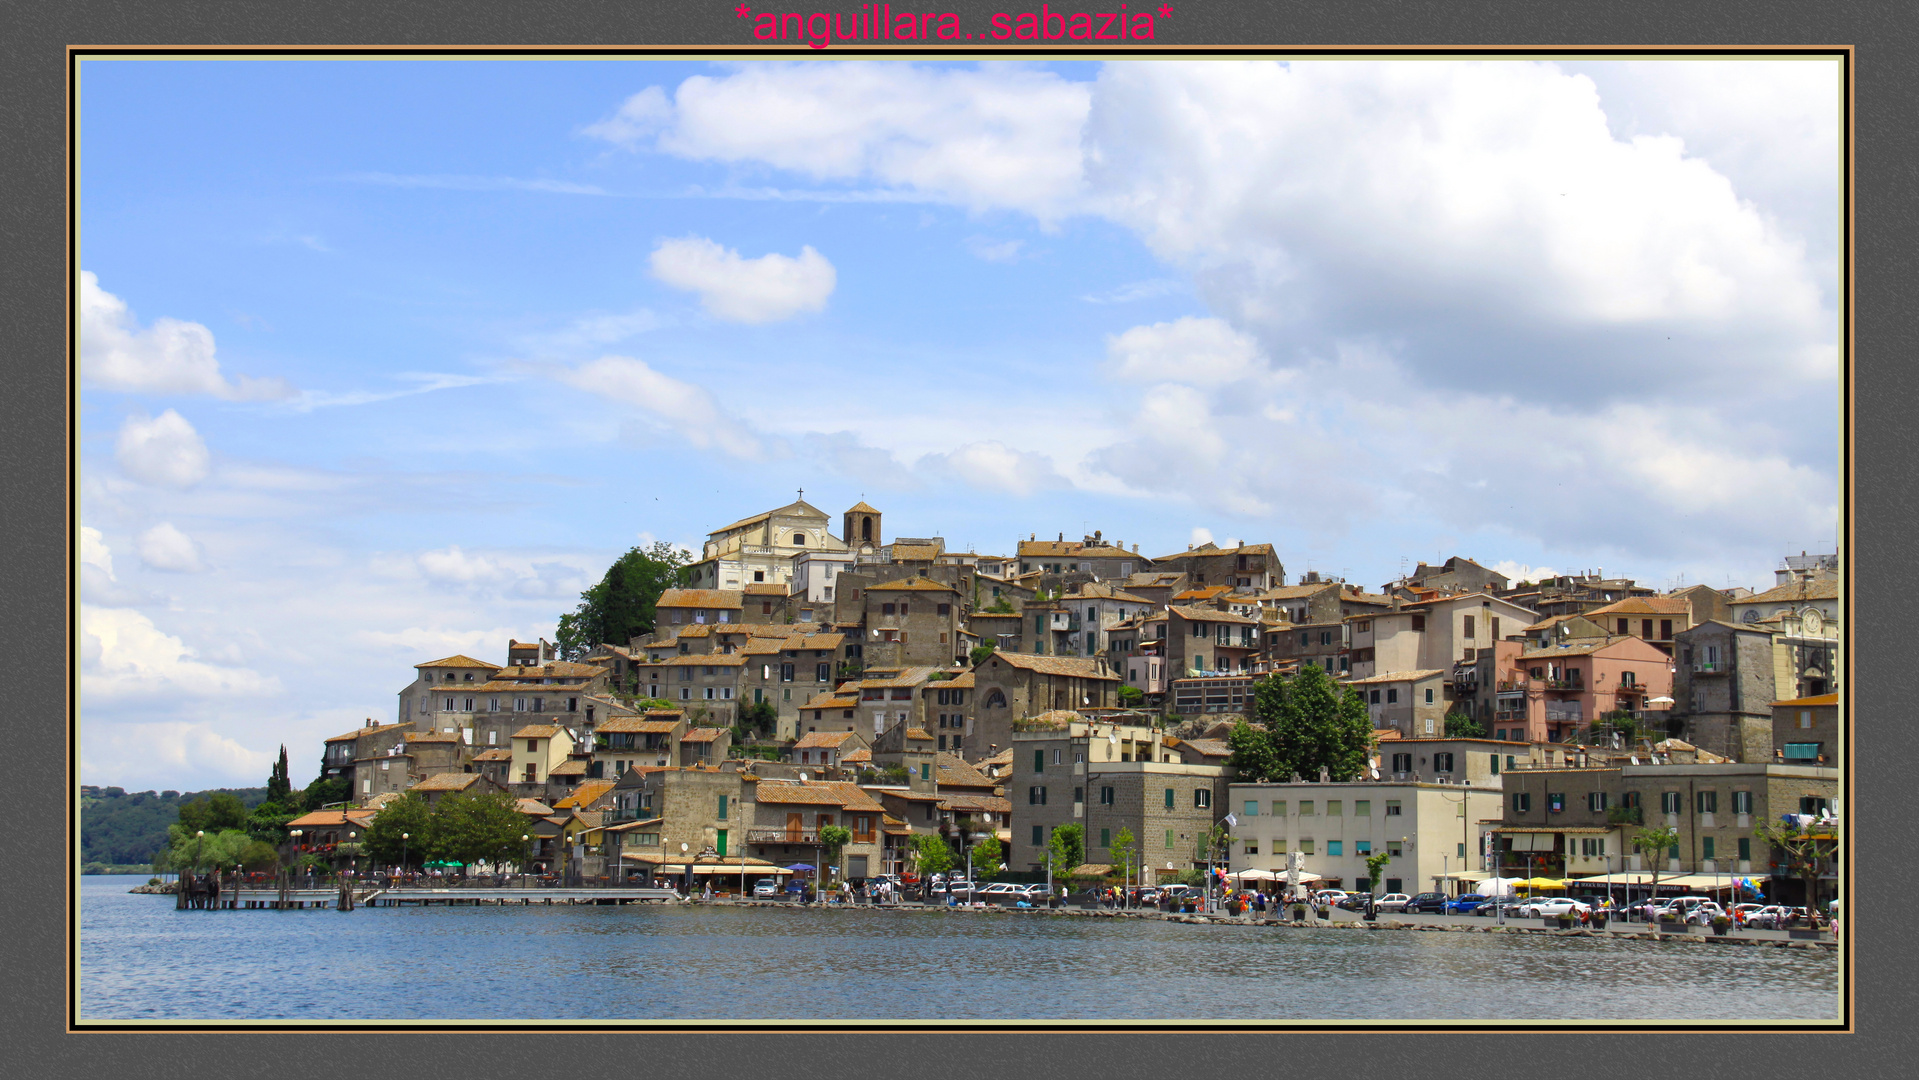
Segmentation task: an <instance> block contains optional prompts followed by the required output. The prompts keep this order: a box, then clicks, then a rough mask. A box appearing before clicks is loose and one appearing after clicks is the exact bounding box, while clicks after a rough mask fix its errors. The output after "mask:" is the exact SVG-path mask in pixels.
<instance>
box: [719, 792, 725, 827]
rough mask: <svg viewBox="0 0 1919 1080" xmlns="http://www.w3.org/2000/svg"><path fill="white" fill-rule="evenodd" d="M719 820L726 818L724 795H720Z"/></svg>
mask: <svg viewBox="0 0 1919 1080" xmlns="http://www.w3.org/2000/svg"><path fill="white" fill-rule="evenodd" d="M720 820H721V821H725V820H726V796H724V795H722V796H720Z"/></svg>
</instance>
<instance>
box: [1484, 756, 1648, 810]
mask: <svg viewBox="0 0 1919 1080" xmlns="http://www.w3.org/2000/svg"><path fill="white" fill-rule="evenodd" d="M1512 767H1513V756H1512V755H1511V754H1507V755H1506V771H1507V772H1511V771H1512ZM1493 771H1494V772H1498V771H1499V770H1498V769H1494V770H1493ZM1635 805H1637V804H1635Z"/></svg>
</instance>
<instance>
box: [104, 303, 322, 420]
mask: <svg viewBox="0 0 1919 1080" xmlns="http://www.w3.org/2000/svg"><path fill="white" fill-rule="evenodd" d="M80 363H81V370H82V371H83V373H84V374H85V375H86V379H87V382H88V383H90V384H91V385H93V386H97V387H100V388H102V389H105V390H122V391H128V392H132V393H144V394H211V395H213V396H214V397H218V398H226V399H228V400H231V401H265V400H271V399H276V398H284V397H289V396H291V395H292V394H293V387H292V386H291V385H289V384H288V383H287V382H286V380H284V379H253V378H248V377H247V376H244V375H242V376H240V377H239V378H237V379H234V380H233V381H231V382H229V381H228V380H227V378H226V376H225V375H223V374H221V372H220V362H219V360H217V359H215V358H214V355H213V332H212V331H210V330H208V329H207V328H206V327H204V326H202V325H200V324H199V323H194V322H181V321H180V320H178V319H165V318H163V319H157V320H155V321H154V323H153V325H151V326H149V327H147V328H145V329H141V328H140V326H139V324H138V323H136V322H135V321H134V318H133V314H132V313H131V312H130V311H128V310H127V304H126V301H124V300H122V299H120V298H119V297H117V296H115V295H113V294H112V293H110V292H108V291H106V290H105V289H102V288H101V287H100V279H99V277H98V276H97V275H95V274H94V273H93V271H91V270H82V271H80Z"/></svg>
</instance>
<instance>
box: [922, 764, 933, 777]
mask: <svg viewBox="0 0 1919 1080" xmlns="http://www.w3.org/2000/svg"><path fill="white" fill-rule="evenodd" d="M932 778H933V767H932V766H931V765H928V764H927V763H925V762H923V761H922V762H920V779H921V780H931V779H932Z"/></svg>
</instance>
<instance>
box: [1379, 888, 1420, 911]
mask: <svg viewBox="0 0 1919 1080" xmlns="http://www.w3.org/2000/svg"><path fill="white" fill-rule="evenodd" d="M1411 899H1412V897H1410V896H1407V895H1406V894H1405V893H1403V892H1389V893H1387V894H1386V895H1384V896H1382V897H1380V898H1379V899H1378V900H1375V901H1373V910H1375V911H1404V910H1405V908H1406V901H1408V900H1411Z"/></svg>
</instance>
